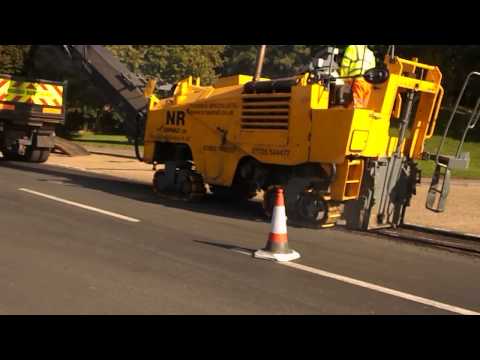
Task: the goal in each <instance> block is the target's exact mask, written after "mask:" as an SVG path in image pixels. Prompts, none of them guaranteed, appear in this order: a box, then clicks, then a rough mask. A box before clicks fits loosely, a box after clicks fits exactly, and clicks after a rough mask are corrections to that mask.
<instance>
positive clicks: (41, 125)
mask: <svg viewBox="0 0 480 360" xmlns="http://www.w3.org/2000/svg"><path fill="white" fill-rule="evenodd" d="M65 96H66V83H64V82H56V81H49V80H43V79H27V78H22V77H17V76H11V75H5V74H0V150H1V152H2V153H3V157H4V158H5V159H9V160H22V161H28V162H35V163H43V162H45V161H47V159H48V157H49V155H50V152H51V151H52V149H53V148H54V146H55V144H54V138H55V127H56V126H58V125H61V124H64V122H65V104H66V101H65Z"/></svg>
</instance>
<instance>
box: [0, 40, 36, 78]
mask: <svg viewBox="0 0 480 360" xmlns="http://www.w3.org/2000/svg"><path fill="white" fill-rule="evenodd" d="M29 49H30V45H0V73H3V74H12V75H21V74H23V71H24V63H25V60H26V58H27V54H28V51H29Z"/></svg>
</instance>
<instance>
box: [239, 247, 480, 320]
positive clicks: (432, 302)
mask: <svg viewBox="0 0 480 360" xmlns="http://www.w3.org/2000/svg"><path fill="white" fill-rule="evenodd" d="M232 251H234V252H237V253H240V254H244V255H249V256H252V253H249V252H246V251H239V250H238V249H232ZM277 264H279V265H284V266H288V267H291V268H293V269H297V270H302V271H306V272H309V273H312V274H315V275H319V276H322V277H326V278H329V279H333V280H337V281H341V282H344V283H347V284H350V285H355V286H359V287H363V288H366V289H369V290H373V291H378V292H381V293H383V294H387V295H391V296H395V297H398V298H401V299H405V300H410V301H413V302H416V303H419V304H423V305H428V306H431V307H435V308H438V309H442V310H446V311H450V312H453V313H457V314H460V315H480V313H479V312H475V311H472V310H468V309H464V308H461V307H458V306H453V305H449V304H445V303H441V302H439V301H435V300H430V299H427V298H423V297H420V296H416V295H412V294H408V293H405V292H402V291H398V290H393V289H389V288H386V287H383V286H380V285H375V284H371V283H368V282H365V281H361V280H357V279H353V278H350V277H347V276H343V275H338V274H334V273H331V272H328V271H324V270H319V269H316V268H313V267H310V266H306V265H302V264H298V263H293V262H284V263H280V262H279V263H277Z"/></svg>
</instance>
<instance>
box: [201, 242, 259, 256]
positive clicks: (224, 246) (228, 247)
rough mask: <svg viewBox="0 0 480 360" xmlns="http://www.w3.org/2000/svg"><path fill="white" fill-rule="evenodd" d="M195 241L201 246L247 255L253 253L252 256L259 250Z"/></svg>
mask: <svg viewBox="0 0 480 360" xmlns="http://www.w3.org/2000/svg"><path fill="white" fill-rule="evenodd" d="M193 241H194V242H196V243H199V244H203V245H210V246H215V247H219V248H222V249H225V250H230V251H235V250H236V251H242V252H245V253H251V254H252V255H253V253H254V252H255V251H257V249H248V248H243V247H239V246H233V245H227V244H220V243H216V242H211V241H202V240H193Z"/></svg>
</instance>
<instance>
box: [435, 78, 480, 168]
mask: <svg viewBox="0 0 480 360" xmlns="http://www.w3.org/2000/svg"><path fill="white" fill-rule="evenodd" d="M473 76H480V72H477V71H472V72H471V73H470V74H468V76H467V79H466V80H465V83H464V84H463V87H462V90H461V91H460V94H459V95H458V99H457V102H456V104H455V107H454V108H453V111H452V115H451V116H450V119H449V120H448V123H447V126H446V128H445V131H444V133H443V137H442V141H441V143H440V146H439V147H438V149H437V154H436V156H435V162H436V163H437V164H439V163H440V161H439V160H440V153H441V151H442V149H443V146H444V145H445V140H446V139H447V134H448V131H449V130H450V126H451V125H452V122H453V118H454V117H455V115H456V113H457V110H458V107H459V106H460V102H461V101H462V99H463V95H464V93H465V90H466V88H467V85H468V83H469V82H470V79H471V78H472V77H473ZM465 135H466V133H465V134H464V138H465ZM461 145H463V144H462V143H461V144H460V146H459V148H458V149H457V155H456V157H458V155H459V153H458V152H459V151H460V150H461Z"/></svg>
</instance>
